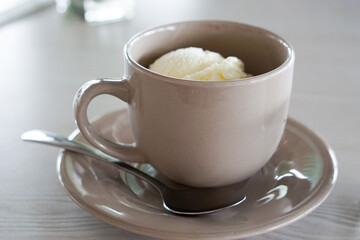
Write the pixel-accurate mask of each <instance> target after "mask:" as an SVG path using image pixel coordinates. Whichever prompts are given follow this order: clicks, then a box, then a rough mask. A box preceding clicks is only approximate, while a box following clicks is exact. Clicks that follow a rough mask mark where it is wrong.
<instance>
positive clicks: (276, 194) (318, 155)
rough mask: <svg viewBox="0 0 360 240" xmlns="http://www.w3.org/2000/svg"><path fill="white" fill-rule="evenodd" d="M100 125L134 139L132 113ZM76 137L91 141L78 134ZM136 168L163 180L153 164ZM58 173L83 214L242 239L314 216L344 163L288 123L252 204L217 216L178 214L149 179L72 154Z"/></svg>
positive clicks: (249, 188)
mask: <svg viewBox="0 0 360 240" xmlns="http://www.w3.org/2000/svg"><path fill="white" fill-rule="evenodd" d="M93 126H94V127H95V128H96V129H97V130H98V131H99V132H100V133H101V135H103V136H104V137H106V138H108V139H110V140H113V141H121V142H127V143H130V142H132V140H133V136H132V132H131V127H130V120H129V116H128V113H127V111H126V110H122V111H118V112H114V113H111V114H108V115H105V116H103V117H101V118H100V119H99V120H97V121H96V122H95V123H93ZM70 138H71V139H76V140H78V141H81V142H86V141H85V140H84V138H83V137H82V135H81V134H80V133H79V131H78V130H76V131H74V132H73V134H71V136H70ZM134 166H135V167H137V168H139V169H141V170H142V171H144V172H146V173H148V174H150V175H152V176H155V177H156V176H158V175H157V172H156V170H155V169H153V168H152V167H151V165H149V164H135V165H134ZM58 176H59V179H60V182H61V183H62V185H63V186H64V188H65V190H66V192H67V194H68V195H69V196H70V198H71V199H72V200H73V201H74V202H76V203H77V204H78V205H79V206H80V207H81V208H82V209H84V210H85V211H87V212H89V213H90V214H92V215H93V216H95V217H97V218H99V219H101V220H102V221H104V222H106V223H108V224H110V225H113V226H115V227H118V228H121V229H123V230H127V231H130V232H134V233H137V234H141V235H144V236H148V237H155V238H162V239H237V238H242V237H249V236H254V235H258V234H262V233H265V232H268V231H272V230H274V229H277V228H279V227H282V226H285V225H287V224H290V223H292V222H294V221H296V220H298V219H300V218H301V217H304V216H305V215H307V214H308V213H310V212H311V211H312V210H314V209H315V208H316V207H317V206H319V205H320V204H321V203H322V202H323V201H324V200H325V199H326V197H327V196H328V194H329V193H330V191H331V189H332V188H333V186H334V184H335V181H336V177H337V164H336V159H335V156H334V154H333V152H332V150H331V149H330V148H329V146H327V145H326V144H324V142H323V141H322V140H321V139H320V138H319V137H318V136H317V135H315V134H314V133H313V132H312V131H310V130H309V129H308V128H306V127H305V126H304V125H302V124H300V123H299V122H297V121H295V120H293V119H291V118H289V119H288V121H287V125H286V129H285V132H284V136H283V139H282V141H281V143H280V145H279V147H278V150H277V151H276V153H275V154H274V155H273V157H272V158H271V160H270V161H269V162H268V163H267V164H266V166H265V167H263V169H261V170H260V171H259V172H258V173H256V174H255V175H253V176H252V177H250V178H249V179H248V180H247V183H246V184H245V186H244V188H243V191H244V192H245V193H246V196H247V199H246V201H245V202H244V203H242V204H240V205H237V206H235V207H232V208H228V209H225V210H223V211H220V212H217V213H214V214H209V215H203V216H197V217H185V216H178V215H174V214H171V213H169V212H167V211H166V210H164V208H163V207H162V202H161V198H160V196H159V194H158V192H157V191H156V190H155V189H153V188H152V187H151V186H149V185H148V184H146V183H145V182H142V181H141V180H139V179H138V178H136V177H134V176H132V175H131V174H128V173H125V172H123V171H122V170H119V169H117V168H116V167H113V166H111V165H109V164H106V163H103V162H99V161H96V160H94V159H92V158H90V157H86V156H84V155H80V154H76V153H72V152H69V151H65V150H64V151H61V152H60V154H59V157H58Z"/></svg>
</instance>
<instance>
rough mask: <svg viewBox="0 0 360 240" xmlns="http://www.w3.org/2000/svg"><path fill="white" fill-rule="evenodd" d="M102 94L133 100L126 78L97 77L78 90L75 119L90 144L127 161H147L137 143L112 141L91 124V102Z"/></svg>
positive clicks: (126, 100)
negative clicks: (89, 114) (89, 110)
mask: <svg viewBox="0 0 360 240" xmlns="http://www.w3.org/2000/svg"><path fill="white" fill-rule="evenodd" d="M101 94H109V95H112V96H115V97H117V98H119V99H120V100H122V101H124V102H126V103H128V104H129V103H130V100H131V89H130V85H129V83H128V81H127V80H126V79H119V80H113V79H96V80H91V81H88V82H87V83H85V84H84V85H83V86H82V87H81V88H80V89H79V90H78V92H77V93H76V95H75V99H74V113H75V120H76V123H77V125H78V127H79V129H80V132H81V133H82V135H83V136H84V137H85V139H86V140H88V141H89V143H90V144H92V145H94V146H96V147H97V148H99V149H100V150H101V151H103V152H106V153H107V154H110V155H111V156H113V157H116V158H119V159H121V160H124V161H127V162H137V163H143V162H145V159H144V157H143V156H142V154H141V152H140V150H139V149H138V148H137V147H136V143H132V144H126V143H115V142H112V141H110V140H107V139H105V138H104V137H102V136H101V135H100V134H99V133H98V132H97V131H95V130H94V128H93V127H92V126H91V124H90V122H89V119H88V116H87V109H88V106H89V104H90V102H91V101H92V100H93V99H94V98H95V97H96V96H98V95H101Z"/></svg>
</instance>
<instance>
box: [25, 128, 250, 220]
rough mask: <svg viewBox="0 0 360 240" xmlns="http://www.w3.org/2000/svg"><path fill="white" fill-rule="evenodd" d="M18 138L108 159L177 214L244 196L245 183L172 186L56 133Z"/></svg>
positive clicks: (214, 206) (207, 208) (237, 200)
mask: <svg viewBox="0 0 360 240" xmlns="http://www.w3.org/2000/svg"><path fill="white" fill-rule="evenodd" d="M21 139H22V140H24V141H29V142H36V143H43V144H48V145H51V146H57V147H61V148H65V149H67V150H69V151H73V152H77V153H81V154H85V155H87V156H90V157H92V158H94V159H97V160H100V161H103V162H108V163H110V164H113V165H114V166H117V167H118V168H121V169H122V170H124V171H126V172H128V173H130V174H133V175H135V176H136V177H139V178H140V179H142V180H143V181H146V182H148V183H149V184H151V185H152V186H153V187H155V189H156V190H157V191H159V193H160V195H161V197H162V202H163V206H164V208H165V209H166V210H168V211H169V212H172V213H175V214H179V215H202V214H210V213H214V212H218V211H221V210H223V209H226V208H229V207H233V206H236V205H238V204H240V203H242V202H243V201H244V200H245V199H246V197H245V196H244V194H243V193H242V192H241V189H242V188H243V186H244V184H245V182H239V183H235V184H232V185H228V186H224V187H212V188H194V187H189V186H185V185H182V184H178V183H172V184H171V186H169V185H167V184H165V183H163V182H161V181H159V180H158V179H156V178H154V177H152V176H150V175H148V174H146V173H144V172H142V171H140V170H139V169H137V168H135V167H133V166H131V165H129V164H127V163H125V162H123V161H121V160H119V159H117V158H114V157H112V156H110V155H108V154H106V153H103V152H101V151H100V150H98V149H96V148H94V147H92V146H89V145H86V144H83V143H80V142H77V141H73V140H69V139H68V138H66V137H63V136H60V135H57V134H55V133H51V132H47V131H42V130H31V131H28V132H25V133H24V134H23V135H22V136H21Z"/></svg>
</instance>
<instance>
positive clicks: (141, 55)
mask: <svg viewBox="0 0 360 240" xmlns="http://www.w3.org/2000/svg"><path fill="white" fill-rule="evenodd" d="M184 47H200V48H203V49H204V50H210V51H214V52H218V53H220V54H221V55H222V56H223V57H228V56H236V57H238V58H240V59H241V60H242V61H243V62H244V64H245V69H246V72H248V73H251V74H253V75H255V76H256V75H260V74H263V73H266V72H270V71H272V70H274V69H276V68H279V67H280V66H281V65H283V64H284V63H285V62H287V61H288V60H289V59H290V57H291V53H292V51H291V47H290V46H289V44H287V43H286V42H285V41H284V40H283V39H282V38H280V37H279V36H277V35H275V34H273V33H271V32H269V31H267V30H264V29H261V28H258V27H254V26H250V25H245V24H240V23H234V22H222V21H199V22H182V23H175V24H170V25H166V26H161V27H157V28H153V29H150V30H147V31H145V32H142V33H140V34H138V35H136V36H135V37H134V38H132V39H131V40H130V41H129V43H128V45H127V46H126V48H125V49H126V54H127V56H128V57H129V58H130V59H131V60H133V61H134V62H135V63H137V64H139V65H140V66H142V67H144V68H148V67H149V65H150V64H151V63H153V62H154V61H155V60H156V59H157V58H159V57H160V56H161V55H163V54H165V53H167V52H170V51H173V50H176V49H178V48H184Z"/></svg>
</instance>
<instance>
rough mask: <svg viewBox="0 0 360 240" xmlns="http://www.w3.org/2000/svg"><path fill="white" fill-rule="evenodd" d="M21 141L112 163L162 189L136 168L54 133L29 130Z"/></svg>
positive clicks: (22, 136) (157, 183) (156, 182)
mask: <svg viewBox="0 0 360 240" xmlns="http://www.w3.org/2000/svg"><path fill="white" fill-rule="evenodd" d="M21 139H22V140H24V141H28V142H35V143H43V144H47V145H51V146H56V147H61V148H65V149H67V150H69V151H73V152H77V153H81V154H85V155H87V156H90V157H93V158H96V159H98V160H101V161H103V162H107V163H112V164H114V165H116V166H117V167H119V168H121V169H122V170H124V171H126V172H128V173H131V174H133V175H135V176H137V177H139V178H140V179H142V180H144V181H146V182H148V183H150V184H151V185H153V186H154V187H155V188H157V189H158V190H161V189H162V188H163V187H164V185H163V183H161V182H159V181H158V180H157V179H155V178H153V177H151V176H149V175H147V174H146V173H144V172H142V171H140V170H139V169H137V168H134V167H133V166H131V165H129V164H127V163H125V162H123V161H121V160H119V159H117V158H114V157H112V156H110V155H108V154H106V153H103V152H102V151H100V150H98V149H96V148H94V147H92V146H90V145H86V144H83V143H80V142H77V141H74V140H69V139H68V138H66V137H63V136H60V135H58V134H56V133H52V132H48V131H43V130H30V131H27V132H25V133H24V134H22V135H21Z"/></svg>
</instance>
